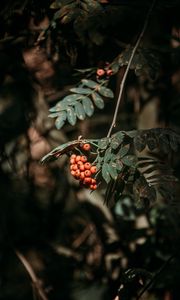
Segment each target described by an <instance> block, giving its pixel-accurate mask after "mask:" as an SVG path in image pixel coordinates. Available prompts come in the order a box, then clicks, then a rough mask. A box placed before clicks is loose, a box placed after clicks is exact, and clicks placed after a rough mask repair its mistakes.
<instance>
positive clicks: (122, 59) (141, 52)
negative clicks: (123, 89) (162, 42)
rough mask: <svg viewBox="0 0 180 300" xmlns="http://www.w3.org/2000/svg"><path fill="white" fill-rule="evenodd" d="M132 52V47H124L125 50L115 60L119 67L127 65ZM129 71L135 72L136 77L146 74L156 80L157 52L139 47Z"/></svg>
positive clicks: (158, 65) (158, 60) (157, 69)
mask: <svg viewBox="0 0 180 300" xmlns="http://www.w3.org/2000/svg"><path fill="white" fill-rule="evenodd" d="M132 50H133V48H132V47H126V49H125V50H124V51H123V52H122V53H121V54H120V55H119V57H118V59H117V62H118V64H119V67H122V66H125V65H127V64H128V62H129V59H130V57H131V53H132ZM131 69H133V70H134V71H135V74H136V75H137V76H140V75H143V74H146V75H148V77H150V78H152V79H154V78H156V76H157V74H158V72H159V70H160V59H159V55H158V54H157V51H155V50H154V49H149V48H143V47H140V48H139V49H138V50H137V51H136V53H135V55H134V57H133V60H132V63H131Z"/></svg>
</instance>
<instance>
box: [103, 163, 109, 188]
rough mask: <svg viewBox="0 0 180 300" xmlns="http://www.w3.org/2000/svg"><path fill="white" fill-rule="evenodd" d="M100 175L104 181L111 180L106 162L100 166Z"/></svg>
mask: <svg viewBox="0 0 180 300" xmlns="http://www.w3.org/2000/svg"><path fill="white" fill-rule="evenodd" d="M102 177H103V179H104V180H105V181H106V183H109V182H110V180H111V176H110V174H109V171H108V164H107V163H104V164H103V166H102Z"/></svg>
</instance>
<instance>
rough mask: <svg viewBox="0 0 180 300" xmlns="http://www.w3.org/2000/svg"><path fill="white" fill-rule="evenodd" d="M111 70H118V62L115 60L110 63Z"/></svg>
mask: <svg viewBox="0 0 180 300" xmlns="http://www.w3.org/2000/svg"><path fill="white" fill-rule="evenodd" d="M111 70H112V71H113V74H115V73H117V72H118V71H119V63H118V61H117V60H116V61H114V62H113V63H112V64H111Z"/></svg>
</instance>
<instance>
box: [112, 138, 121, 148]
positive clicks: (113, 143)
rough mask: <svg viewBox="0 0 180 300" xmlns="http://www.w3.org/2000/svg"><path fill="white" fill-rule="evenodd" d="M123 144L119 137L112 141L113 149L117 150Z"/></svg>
mask: <svg viewBox="0 0 180 300" xmlns="http://www.w3.org/2000/svg"><path fill="white" fill-rule="evenodd" d="M121 143H122V140H121V139H119V138H118V137H116V136H114V137H112V139H111V148H112V149H114V150H116V149H117V148H118V147H119V146H120V145H121Z"/></svg>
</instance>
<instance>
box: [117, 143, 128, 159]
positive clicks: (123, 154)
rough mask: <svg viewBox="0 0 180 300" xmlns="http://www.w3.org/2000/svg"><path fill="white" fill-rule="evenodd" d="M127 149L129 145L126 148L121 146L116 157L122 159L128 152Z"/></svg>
mask: <svg viewBox="0 0 180 300" xmlns="http://www.w3.org/2000/svg"><path fill="white" fill-rule="evenodd" d="M129 148H130V145H129V144H128V145H126V146H122V147H121V149H120V150H119V152H118V155H119V156H120V157H124V156H125V155H126V154H127V153H128V152H129Z"/></svg>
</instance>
